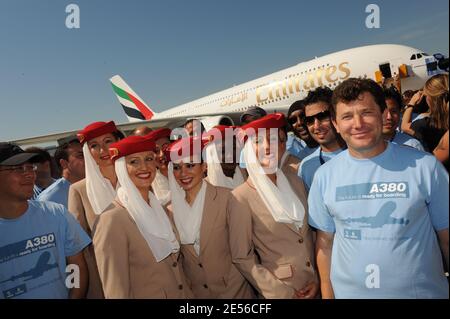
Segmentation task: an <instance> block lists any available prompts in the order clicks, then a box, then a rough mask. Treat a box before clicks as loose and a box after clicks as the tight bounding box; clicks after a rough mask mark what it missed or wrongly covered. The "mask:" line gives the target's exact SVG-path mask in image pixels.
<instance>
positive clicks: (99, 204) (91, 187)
mask: <svg viewBox="0 0 450 319" xmlns="http://www.w3.org/2000/svg"><path fill="white" fill-rule="evenodd" d="M83 155H84V163H85V169H86V192H87V196H88V198H89V202H90V203H91V206H92V209H93V210H94V213H95V214H96V215H100V214H101V213H102V212H103V211H104V210H105V208H106V207H108V206H109V204H111V203H112V201H113V200H114V198H115V197H116V191H115V190H114V188H113V186H112V184H111V182H110V181H109V179H107V178H105V177H103V175H102V173H101V172H100V168H99V167H98V165H97V163H96V162H95V160H94V158H93V157H92V155H91V151H90V150H89V146H88V143H84V145H83Z"/></svg>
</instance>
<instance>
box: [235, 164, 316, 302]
mask: <svg viewBox="0 0 450 319" xmlns="http://www.w3.org/2000/svg"><path fill="white" fill-rule="evenodd" d="M282 169H283V172H284V173H285V175H286V177H287V179H288V181H289V183H290V184H291V186H292V188H293V189H294V191H295V193H296V194H297V195H298V197H299V198H300V200H301V202H302V203H303V205H304V207H305V209H307V197H306V192H305V188H304V186H303V182H302V180H301V179H300V178H298V176H297V174H296V172H295V173H294V171H295V170H294V169H293V168H292V161H286V162H285V165H284V166H283V168H282ZM228 210H229V214H228V217H229V227H230V246H231V252H232V257H233V262H234V263H235V264H236V266H237V267H238V269H239V270H240V271H241V273H242V274H243V275H244V276H245V277H246V278H247V279H248V280H249V281H250V282H251V284H252V285H253V286H254V287H255V288H256V289H257V290H258V291H259V292H260V293H261V294H262V295H263V296H264V297H265V298H292V296H293V295H294V293H295V290H300V289H302V288H304V287H305V286H306V285H307V284H309V283H311V282H318V276H317V272H316V270H315V264H314V243H313V239H312V231H311V229H310V227H309V226H308V218H307V214H306V216H305V218H304V220H303V226H302V228H300V230H299V231H297V230H296V228H295V226H294V225H292V224H286V223H278V222H276V221H275V220H274V218H273V217H272V215H271V213H270V212H269V210H268V209H267V207H266V206H265V204H264V202H263V201H262V199H261V198H260V196H259V195H258V193H257V191H256V189H255V188H254V186H253V185H252V184H251V181H250V180H247V182H246V183H244V184H242V185H241V186H239V187H238V188H236V189H235V190H233V192H232V196H231V197H230V200H229V202H228ZM255 250H256V252H257V254H255ZM258 257H259V258H258Z"/></svg>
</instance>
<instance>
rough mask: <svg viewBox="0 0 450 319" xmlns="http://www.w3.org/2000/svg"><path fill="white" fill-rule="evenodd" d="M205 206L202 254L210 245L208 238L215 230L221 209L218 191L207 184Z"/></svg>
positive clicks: (201, 226)
mask: <svg viewBox="0 0 450 319" xmlns="http://www.w3.org/2000/svg"><path fill="white" fill-rule="evenodd" d="M205 183H206V195H205V205H204V206H203V216H202V223H201V225H200V253H201V252H202V251H203V250H204V249H205V246H206V245H207V244H208V237H209V235H210V233H211V230H212V229H213V228H214V222H215V220H216V218H217V215H218V214H217V210H218V209H219V207H218V203H217V202H216V199H217V189H216V188H215V187H214V186H212V185H211V184H209V183H208V182H206V181H205Z"/></svg>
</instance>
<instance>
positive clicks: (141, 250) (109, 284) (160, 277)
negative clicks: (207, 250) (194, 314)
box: [94, 200, 193, 299]
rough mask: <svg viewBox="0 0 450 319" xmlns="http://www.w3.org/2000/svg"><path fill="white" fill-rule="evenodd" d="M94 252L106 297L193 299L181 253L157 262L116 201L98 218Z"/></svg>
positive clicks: (126, 212)
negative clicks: (180, 258) (184, 271)
mask: <svg viewBox="0 0 450 319" xmlns="http://www.w3.org/2000/svg"><path fill="white" fill-rule="evenodd" d="M94 249H95V254H96V256H97V264H98V270H99V273H100V278H101V281H102V284H103V290H104V292H105V297H106V298H127V299H134V298H136V299H143V298H151V299H178V298H179V299H184V298H192V297H193V296H192V292H191V290H190V289H189V287H188V285H187V283H186V278H185V276H184V273H183V269H182V266H181V264H180V262H179V256H180V254H179V252H178V253H173V254H170V255H169V256H167V257H166V258H165V259H163V260H161V261H160V262H157V261H156V259H155V257H154V256H153V253H152V251H151V249H150V248H149V246H148V244H147V242H146V241H145V239H144V237H143V236H142V234H141V233H140V231H139V229H138V227H137V225H136V223H135V222H134V220H133V219H132V217H131V216H130V214H129V213H128V211H127V210H126V209H125V208H124V207H123V206H121V205H120V204H119V202H118V201H117V200H115V201H114V202H113V203H112V204H111V205H110V206H109V207H108V208H107V209H106V210H105V212H103V213H102V214H101V215H100V217H99V218H98V221H97V224H96V226H95V232H94Z"/></svg>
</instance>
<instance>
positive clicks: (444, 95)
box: [402, 74, 449, 152]
mask: <svg viewBox="0 0 450 319" xmlns="http://www.w3.org/2000/svg"><path fill="white" fill-rule="evenodd" d="M423 99H425V101H426V103H427V104H428V106H429V108H430V115H429V116H428V117H425V118H421V119H419V120H416V121H414V122H412V123H411V114H412V112H413V110H414V109H415V108H416V107H417V106H418V105H420V104H421V102H422V100H423ZM448 99H449V93H448V74H437V75H434V76H432V77H431V78H429V79H428V80H427V81H426V82H425V86H424V88H423V91H418V92H417V93H416V94H415V95H414V96H413V97H412V98H411V101H410V102H409V105H408V107H407V109H406V110H405V112H404V114H403V119H402V131H403V132H405V133H407V134H410V135H412V136H414V137H415V138H417V139H418V140H419V141H420V142H421V143H422V145H423V146H424V148H425V150H426V151H428V152H433V150H434V149H435V148H436V146H437V145H438V143H439V141H440V140H441V138H442V136H443V135H444V134H445V132H446V131H447V130H448V129H449V124H448V121H449V118H448V114H449V113H448V106H449V104H448Z"/></svg>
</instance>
